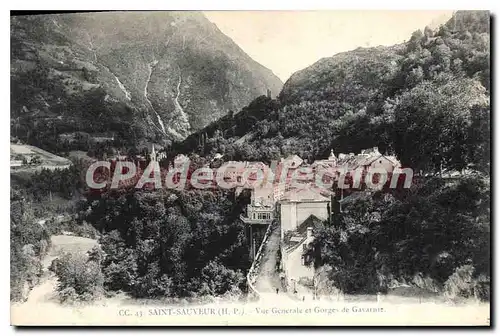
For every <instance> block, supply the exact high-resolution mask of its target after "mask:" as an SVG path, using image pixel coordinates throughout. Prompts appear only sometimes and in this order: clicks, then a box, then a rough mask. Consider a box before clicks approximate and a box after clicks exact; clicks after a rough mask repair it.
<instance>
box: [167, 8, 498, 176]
mask: <svg viewBox="0 0 500 336" xmlns="http://www.w3.org/2000/svg"><path fill="white" fill-rule="evenodd" d="M489 25H490V17H489V13H488V12H484V11H482V12H481V11H466V12H457V13H456V14H455V15H454V16H453V18H452V19H451V20H450V21H449V22H448V23H446V24H445V25H443V26H441V27H440V28H439V29H437V30H436V31H433V30H431V29H429V28H426V29H425V30H424V31H423V32H422V31H416V32H415V33H413V35H412V36H411V37H410V39H409V41H408V42H405V43H404V44H401V45H396V46H393V47H376V48H358V49H356V50H353V51H350V52H346V53H341V54H338V55H334V56H332V57H330V58H324V59H321V60H319V61H318V62H316V63H315V64H313V65H311V66H310V67H308V68H306V69H304V70H301V71H298V72H297V73H295V74H293V75H292V76H291V78H290V79H289V80H288V81H287V82H286V83H285V85H284V87H283V90H282V91H281V93H280V95H279V97H278V99H277V100H274V101H270V100H269V99H266V98H265V97H261V98H259V99H257V100H255V101H254V102H253V103H252V104H251V105H249V106H248V107H247V108H245V109H243V112H240V113H244V115H243V117H239V116H238V114H236V115H234V118H233V119H234V121H233V122H231V121H229V119H228V118H229V116H228V117H225V118H223V119H221V120H220V121H218V122H215V123H213V124H211V125H210V126H209V127H207V128H206V129H204V130H201V131H199V132H198V133H196V134H193V135H192V136H191V137H189V138H188V139H186V141H185V142H184V143H181V144H178V145H175V146H174V152H175V151H179V150H180V151H186V150H193V151H197V152H199V153H201V154H205V155H208V154H214V153H216V152H221V153H222V154H225V155H226V157H227V158H230V157H234V158H245V159H251V160H252V159H253V160H264V161H269V160H272V159H276V158H278V157H280V156H283V155H288V154H290V153H297V154H299V155H301V156H302V157H304V158H311V159H312V158H316V157H324V156H325V155H327V153H329V151H330V148H333V149H334V151H335V152H336V153H338V152H344V153H349V152H359V150H361V149H363V148H369V147H373V146H378V147H379V148H380V149H381V151H382V152H385V151H387V152H393V153H395V154H396V155H397V156H398V157H399V158H400V160H401V161H402V163H403V165H405V166H411V167H412V168H414V169H416V170H422V171H425V172H431V173H432V172H437V171H440V170H442V169H462V168H464V167H466V166H471V165H474V166H475V167H476V168H477V169H480V170H484V171H488V170H489V122H490V121H489V120H490V102H489V90H490V79H489V76H490V34H489ZM242 129H245V131H242ZM193 145H196V146H193Z"/></svg>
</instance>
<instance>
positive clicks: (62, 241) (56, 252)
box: [25, 235, 97, 304]
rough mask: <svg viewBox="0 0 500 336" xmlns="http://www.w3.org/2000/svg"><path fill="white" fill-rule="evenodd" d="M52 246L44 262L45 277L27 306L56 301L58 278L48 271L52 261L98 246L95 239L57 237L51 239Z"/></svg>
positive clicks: (33, 292) (32, 294)
mask: <svg viewBox="0 0 500 336" xmlns="http://www.w3.org/2000/svg"><path fill="white" fill-rule="evenodd" d="M51 241H52V246H51V248H50V251H49V253H47V255H46V256H45V258H43V260H42V267H43V273H44V275H43V276H42V278H41V279H40V283H39V284H38V285H36V286H35V287H33V289H32V290H31V291H30V293H29V295H28V299H27V301H26V302H25V304H33V303H41V302H52V301H53V300H55V289H56V286H57V277H56V276H55V275H54V274H53V273H52V272H51V271H49V270H48V268H49V266H50V264H51V263H52V260H54V259H55V258H57V257H59V256H61V255H62V254H64V253H67V252H70V253H85V252H87V251H88V250H90V249H92V247H94V246H95V245H96V244H97V241H96V240H95V239H90V238H83V237H76V236H65V235H57V236H52V237H51Z"/></svg>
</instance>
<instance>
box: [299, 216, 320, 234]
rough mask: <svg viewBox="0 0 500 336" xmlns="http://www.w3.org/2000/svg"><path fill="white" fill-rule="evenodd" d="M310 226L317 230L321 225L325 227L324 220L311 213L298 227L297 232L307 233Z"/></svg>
mask: <svg viewBox="0 0 500 336" xmlns="http://www.w3.org/2000/svg"><path fill="white" fill-rule="evenodd" d="M308 227H312V228H313V230H317V229H319V228H321V227H323V221H322V220H321V219H319V218H318V217H316V216H315V215H310V216H309V217H307V219H306V220H305V221H303V222H302V223H301V224H300V225H299V226H298V227H297V233H298V234H299V235H302V234H305V233H306V231H307V228H308Z"/></svg>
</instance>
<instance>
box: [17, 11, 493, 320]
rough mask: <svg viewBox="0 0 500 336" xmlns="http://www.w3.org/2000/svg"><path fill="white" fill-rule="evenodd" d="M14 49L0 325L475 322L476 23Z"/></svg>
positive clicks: (274, 17)
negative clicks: (5, 308)
mask: <svg viewBox="0 0 500 336" xmlns="http://www.w3.org/2000/svg"><path fill="white" fill-rule="evenodd" d="M10 39H11V48H10V49H11V60H10V69H11V70H10V83H11V88H10V90H11V91H10V92H11V106H10V179H11V191H10V251H11V266H10V285H11V287H10V300H11V324H12V325H15V326H39V325H83V326H97V325H99V326H100V325H128V326H132V325H134V326H137V325H139V326H151V325H155V326H179V325H181V326H200V325H202V326H231V325H240V326H241V325H244V326H284V325H304V326H315V325H325V326H380V325H383V326H401V325H404V326H429V325H433V326H489V325H490V286H491V284H490V277H491V265H490V257H491V256H490V252H491V236H490V221H491V215H490V211H491V206H490V196H491V195H490V194H491V191H490V175H491V158H490V156H491V155H490V146H491V144H490V137H491V134H490V130H491V124H490V123H491V118H490V116H491V115H490V88H491V83H490V13H489V12H488V11H333V10H332V11H303V12H301V11H260V12H258V11H253V12H250V11H248V12H245V11H206V12H201V11H200V12H195V11H130V12H127V11H110V12H79V13H39V14H33V13H31V14H27V13H23V12H15V13H11V18H10Z"/></svg>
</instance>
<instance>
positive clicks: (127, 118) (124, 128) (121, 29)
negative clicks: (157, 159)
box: [11, 12, 282, 147]
mask: <svg viewBox="0 0 500 336" xmlns="http://www.w3.org/2000/svg"><path fill="white" fill-rule="evenodd" d="M281 85H282V83H281V81H280V80H279V79H278V78H277V77H276V76H275V75H274V74H273V73H272V72H271V71H270V70H268V69H266V68H264V67H263V66H261V65H260V64H258V63H257V62H255V61H253V60H252V59H251V58H250V57H249V56H248V55H246V54H245V53H244V52H243V51H242V50H241V49H240V48H239V47H238V46H237V45H236V44H235V43H234V42H233V41H232V40H231V39H229V38H228V37H227V36H225V35H224V34H222V33H221V32H220V31H219V29H218V28H217V27H216V26H215V25H214V24H212V23H211V22H210V21H208V20H207V19H206V18H205V17H204V16H203V14H201V13H197V12H110V13H85V14H60V15H39V16H19V17H12V18H11V100H12V107H11V117H12V118H11V119H12V134H13V135H15V136H18V137H19V138H21V139H22V140H25V141H28V142H31V143H33V144H35V145H41V146H42V147H51V146H53V145H54V142H56V141H57V140H58V139H59V137H60V134H72V133H75V132H85V133H89V134H91V135H92V134H95V133H100V134H102V133H105V134H113V135H114V136H115V138H121V139H123V141H125V142H131V143H132V142H137V141H141V140H145V139H147V140H150V141H156V142H161V143H164V144H168V143H169V142H171V141H176V140H181V139H183V138H185V137H186V136H187V135H189V134H190V133H192V132H194V131H196V130H198V129H200V128H203V127H204V126H206V125H207V124H208V123H210V122H212V121H214V120H216V119H218V118H220V117H221V116H223V115H225V114H227V113H228V112H229V111H230V110H233V111H237V110H239V109H240V108H242V107H243V106H245V105H247V104H248V103H249V102H250V101H251V100H253V99H254V98H255V97H257V96H260V95H262V94H265V93H266V90H267V89H270V90H271V92H273V93H275V94H276V93H278V92H279V90H280V89H281Z"/></svg>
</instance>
